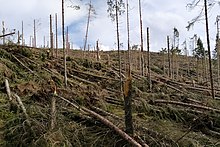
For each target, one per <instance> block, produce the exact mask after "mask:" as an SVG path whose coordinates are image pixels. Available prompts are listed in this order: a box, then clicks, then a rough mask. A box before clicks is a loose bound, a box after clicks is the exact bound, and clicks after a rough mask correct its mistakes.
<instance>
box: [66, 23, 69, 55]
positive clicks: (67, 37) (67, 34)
mask: <svg viewBox="0 0 220 147" xmlns="http://www.w3.org/2000/svg"><path fill="white" fill-rule="evenodd" d="M66 54H67V55H68V54H69V28H68V26H67V27H66Z"/></svg>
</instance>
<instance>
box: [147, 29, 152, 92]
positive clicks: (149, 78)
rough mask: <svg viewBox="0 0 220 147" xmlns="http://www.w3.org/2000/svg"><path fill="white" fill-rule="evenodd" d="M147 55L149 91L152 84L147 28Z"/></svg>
mask: <svg viewBox="0 0 220 147" xmlns="http://www.w3.org/2000/svg"><path fill="white" fill-rule="evenodd" d="M147 55H148V63H147V66H148V82H149V89H150V91H151V88H152V84H151V72H150V71H151V70H150V36H149V27H147Z"/></svg>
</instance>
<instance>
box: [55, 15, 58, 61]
mask: <svg viewBox="0 0 220 147" xmlns="http://www.w3.org/2000/svg"><path fill="white" fill-rule="evenodd" d="M55 27H56V58H57V56H58V33H57V31H58V28H57V13H56V14H55Z"/></svg>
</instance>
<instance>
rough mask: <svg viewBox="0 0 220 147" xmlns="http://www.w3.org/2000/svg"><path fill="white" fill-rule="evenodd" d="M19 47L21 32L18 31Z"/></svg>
mask: <svg viewBox="0 0 220 147" xmlns="http://www.w3.org/2000/svg"><path fill="white" fill-rule="evenodd" d="M17 45H20V32H19V31H18V42H17Z"/></svg>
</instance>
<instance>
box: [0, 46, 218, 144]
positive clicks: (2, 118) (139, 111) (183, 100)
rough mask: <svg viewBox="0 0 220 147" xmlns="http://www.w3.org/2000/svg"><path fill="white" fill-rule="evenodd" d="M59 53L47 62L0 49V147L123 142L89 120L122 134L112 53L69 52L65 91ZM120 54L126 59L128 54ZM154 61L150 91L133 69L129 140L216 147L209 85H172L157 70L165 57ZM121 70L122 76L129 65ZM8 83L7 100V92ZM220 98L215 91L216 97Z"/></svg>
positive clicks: (37, 53)
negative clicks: (53, 106) (98, 58)
mask: <svg viewBox="0 0 220 147" xmlns="http://www.w3.org/2000/svg"><path fill="white" fill-rule="evenodd" d="M61 53H62V51H59V57H58V59H56V58H51V57H47V54H46V50H45V49H33V48H27V47H17V46H1V47H0V107H1V109H0V145H1V146H77V147H78V146H85V147H87V146H109V147H111V146H124V145H126V144H128V142H127V141H125V140H124V139H123V138H122V137H121V136H120V135H119V134H118V133H117V132H116V131H115V130H113V129H112V128H110V127H108V126H107V125H106V124H105V123H103V121H101V120H100V119H99V118H98V117H95V115H93V114H94V113H95V114H99V116H102V117H103V118H105V119H106V120H109V121H110V122H111V123H113V124H114V125H115V126H116V127H118V128H120V129H121V130H124V128H125V126H124V100H123V96H122V94H121V92H120V78H119V72H118V65H117V53H116V52H102V53H101V55H102V60H101V61H100V62H98V61H96V59H95V53H94V52H85V53H82V52H81V51H69V53H68V54H69V57H67V67H68V87H67V88H65V86H64V83H63V81H64V78H63V75H64V74H63V72H64V66H63V59H62V54H61ZM122 54H123V55H124V56H126V52H122ZM152 56H153V60H152V68H151V70H152V89H151V90H150V89H149V82H148V80H147V77H144V76H141V75H140V73H139V71H138V70H137V69H135V66H137V65H133V67H134V68H133V69H134V70H133V71H132V77H133V83H132V98H133V104H132V111H133V124H134V132H135V135H134V136H133V138H134V139H135V140H136V141H137V142H138V143H140V144H143V142H145V143H146V144H147V145H149V146H158V147H161V146H220V141H219V140H220V109H218V108H219V105H220V101H219V100H213V99H211V96H210V89H208V88H207V87H205V86H202V85H195V86H194V87H193V86H192V84H187V83H185V82H183V81H189V80H191V79H190V77H188V76H186V77H183V78H185V79H184V80H178V81H174V80H171V79H169V78H168V77H166V76H165V75H163V73H162V70H161V58H162V57H161V56H160V55H159V54H156V53H155V54H154V55H152ZM123 59H126V58H123ZM125 62H126V61H125V60H123V63H125ZM133 63H134V64H135V63H136V61H135V58H134V59H133ZM123 65H125V64H123ZM181 66H182V65H180V68H181ZM122 67H123V75H126V71H125V69H126V66H122ZM182 69H183V68H182ZM183 71H184V70H183ZM185 75H186V74H185ZM183 76H184V74H183ZM191 78H194V77H193V76H192V77H191ZM6 79H8V81H9V86H10V89H11V92H12V97H13V100H12V101H9V98H8V95H7V92H6V87H5V80H6ZM123 79H125V76H123ZM219 93H220V91H216V95H217V96H218V95H219ZM15 94H16V95H18V96H19V97H20V98H21V100H22V102H23V104H24V107H25V109H26V111H27V115H25V114H24V112H23V111H22V109H21V106H20V105H17V104H18V102H17V101H16V96H15ZM53 98H55V100H56V113H55V116H56V119H55V128H52V129H51V119H52V118H53V117H52V116H51V100H52V99H53ZM141 142H142V143H141Z"/></svg>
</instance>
